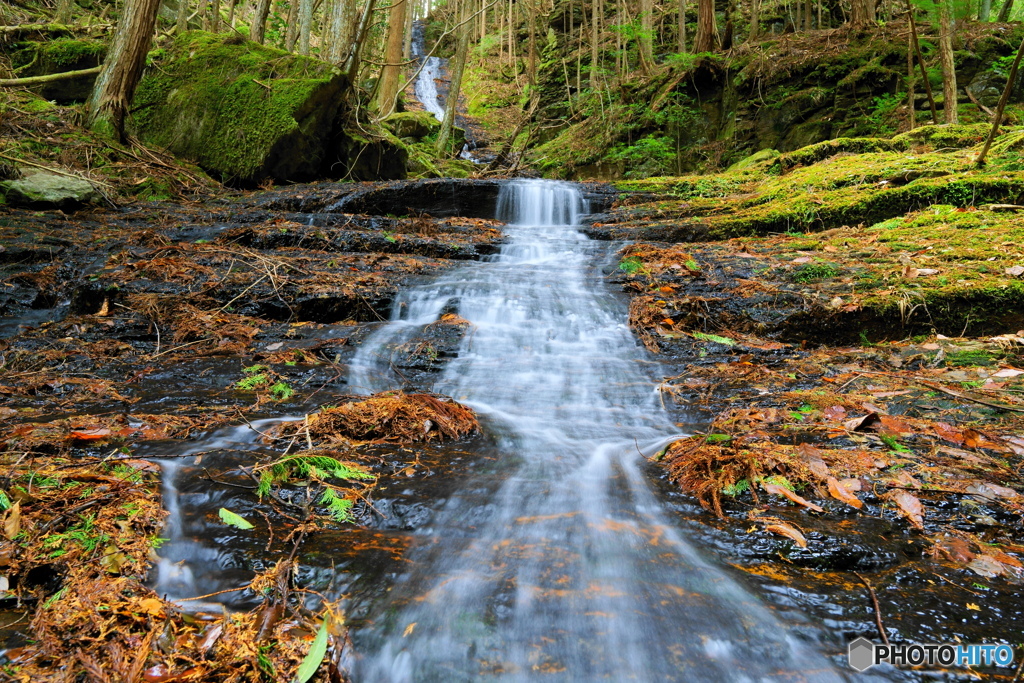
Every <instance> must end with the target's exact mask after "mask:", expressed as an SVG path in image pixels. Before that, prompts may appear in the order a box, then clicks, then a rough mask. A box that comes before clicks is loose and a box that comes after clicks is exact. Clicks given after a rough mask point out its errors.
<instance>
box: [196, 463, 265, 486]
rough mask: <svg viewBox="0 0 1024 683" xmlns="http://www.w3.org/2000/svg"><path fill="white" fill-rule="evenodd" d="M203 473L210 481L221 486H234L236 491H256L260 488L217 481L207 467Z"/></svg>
mask: <svg viewBox="0 0 1024 683" xmlns="http://www.w3.org/2000/svg"><path fill="white" fill-rule="evenodd" d="M203 473H204V474H206V479H208V480H209V481H212V482H213V483H215V484H220V485H221V486H234V487H235V488H236V489H245V490H246V491H255V490H256V489H257V488H259V487H258V486H245V485H243V484H232V483H231V482H230V481H224V480H222V479H217V478H215V477H214V476H213V475H212V474H210V470H208V469H206V468H205V467H204V468H203Z"/></svg>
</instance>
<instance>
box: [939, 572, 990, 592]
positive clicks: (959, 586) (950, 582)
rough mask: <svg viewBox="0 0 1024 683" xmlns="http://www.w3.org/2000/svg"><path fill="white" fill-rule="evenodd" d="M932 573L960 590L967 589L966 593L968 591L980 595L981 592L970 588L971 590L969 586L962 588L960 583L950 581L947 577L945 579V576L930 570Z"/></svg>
mask: <svg viewBox="0 0 1024 683" xmlns="http://www.w3.org/2000/svg"><path fill="white" fill-rule="evenodd" d="M932 574H934V575H935V576H937V577H939V578H940V579H942V580H943V581H945V582H946V583H948V584H949V585H950V586H955V587H957V588H959V589H960V590H964V591H967V592H968V593H970V594H971V595H981V593H978V592H976V591H972V590H971V589H970V588H964V587H963V586H961V585H960V584H958V583H953V582H952V581H950V580H949V579H947V578H946V577H945V576H943V575H942V574H939V573H938V572H932Z"/></svg>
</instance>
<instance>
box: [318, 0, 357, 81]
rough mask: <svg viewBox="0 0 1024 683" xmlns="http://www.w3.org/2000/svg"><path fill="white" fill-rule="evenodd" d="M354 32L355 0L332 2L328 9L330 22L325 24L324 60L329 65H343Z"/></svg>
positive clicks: (334, 0) (336, 0)
mask: <svg viewBox="0 0 1024 683" xmlns="http://www.w3.org/2000/svg"><path fill="white" fill-rule="evenodd" d="M355 32H356V3H355V0H333V2H332V3H331V7H330V20H329V21H328V24H327V35H325V36H324V38H325V39H326V43H327V44H326V46H325V47H326V50H325V52H324V54H323V57H324V59H325V60H327V61H328V62H330V63H331V64H338V65H341V64H344V63H345V58H346V57H348V53H349V50H350V49H351V48H352V39H353V37H354V36H355Z"/></svg>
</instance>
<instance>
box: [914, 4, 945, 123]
mask: <svg viewBox="0 0 1024 683" xmlns="http://www.w3.org/2000/svg"><path fill="white" fill-rule="evenodd" d="M906 3H907V17H908V21H909V23H910V39H911V40H912V41H913V42H914V54H916V55H917V65H918V66H919V67H920V68H921V80H922V81H924V91H925V92H926V93H927V94H928V106H929V107H931V110H932V123H934V124H936V125H938V123H939V111H938V109H937V108H936V106H935V96H934V95H933V94H932V82H931V81H930V80H928V70H927V69H926V68H925V65H924V57H923V56H921V41H919V40H918V39H917V22H916V21H914V7H913V5H911V4H910V0H906Z"/></svg>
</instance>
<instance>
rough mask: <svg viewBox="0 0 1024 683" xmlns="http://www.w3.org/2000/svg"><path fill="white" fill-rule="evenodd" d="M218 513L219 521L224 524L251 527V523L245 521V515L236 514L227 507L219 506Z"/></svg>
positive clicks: (243, 527) (239, 527) (244, 527)
mask: <svg viewBox="0 0 1024 683" xmlns="http://www.w3.org/2000/svg"><path fill="white" fill-rule="evenodd" d="M218 514H219V515H220V521H222V522H224V523H225V524H230V525H231V526H233V527H236V528H238V529H251V528H252V524H250V523H249V522H247V521H246V519H245V517H242V516H241V515H236V514H235V513H234V512H232V511H231V510H228V509H227V508H221V509H220V511H219V512H218Z"/></svg>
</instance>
